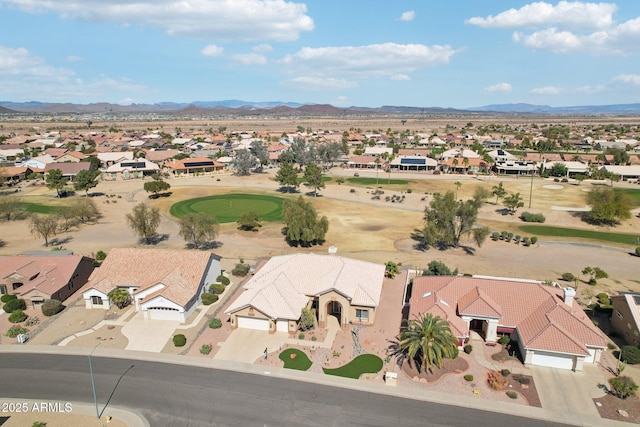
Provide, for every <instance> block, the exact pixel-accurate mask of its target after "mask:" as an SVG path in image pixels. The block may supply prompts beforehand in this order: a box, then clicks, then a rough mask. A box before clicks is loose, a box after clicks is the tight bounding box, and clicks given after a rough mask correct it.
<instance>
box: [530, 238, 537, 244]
mask: <svg viewBox="0 0 640 427" xmlns="http://www.w3.org/2000/svg"><path fill="white" fill-rule="evenodd" d="M536 243H538V238H537V237H536V236H531V244H532V245H535V244H536Z"/></svg>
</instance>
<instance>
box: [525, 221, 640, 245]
mask: <svg viewBox="0 0 640 427" xmlns="http://www.w3.org/2000/svg"><path fill="white" fill-rule="evenodd" d="M518 228H519V229H520V230H522V231H524V232H525V233H529V234H533V235H537V236H554V237H579V238H582V239H589V240H598V241H601V242H614V243H623V244H625V245H633V246H637V244H638V243H637V242H638V238H639V237H640V236H636V235H632V234H622V233H609V232H606V231H591V230H578V229H575V228H563V227H552V226H548V225H521V226H520V227H518Z"/></svg>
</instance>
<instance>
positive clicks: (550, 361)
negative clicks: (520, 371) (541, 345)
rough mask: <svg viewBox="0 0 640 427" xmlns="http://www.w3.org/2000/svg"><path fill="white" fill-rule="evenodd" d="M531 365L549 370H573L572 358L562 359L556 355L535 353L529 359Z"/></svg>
mask: <svg viewBox="0 0 640 427" xmlns="http://www.w3.org/2000/svg"><path fill="white" fill-rule="evenodd" d="M531 364H532V365H537V366H548V367H550V368H560V369H573V357H571V356H569V357H567V356H565V357H562V356H561V355H558V354H553V353H544V352H537V351H536V352H535V353H534V355H533V358H532V359H531Z"/></svg>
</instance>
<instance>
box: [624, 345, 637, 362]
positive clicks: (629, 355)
mask: <svg viewBox="0 0 640 427" xmlns="http://www.w3.org/2000/svg"><path fill="white" fill-rule="evenodd" d="M620 358H621V359H622V361H623V362H627V363H628V364H629V365H637V364H639V363H640V348H638V347H636V346H635V345H625V346H624V347H622V350H620Z"/></svg>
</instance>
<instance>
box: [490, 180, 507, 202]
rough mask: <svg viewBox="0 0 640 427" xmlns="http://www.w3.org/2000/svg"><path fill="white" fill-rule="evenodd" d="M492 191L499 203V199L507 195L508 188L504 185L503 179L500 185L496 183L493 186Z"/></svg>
mask: <svg viewBox="0 0 640 427" xmlns="http://www.w3.org/2000/svg"><path fill="white" fill-rule="evenodd" d="M491 192H492V193H493V195H494V196H496V205H497V204H498V200H500V199H502V198H503V197H504V196H506V195H507V190H505V189H504V185H502V181H500V182H499V183H498V185H494V186H493V187H492V188H491Z"/></svg>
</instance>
